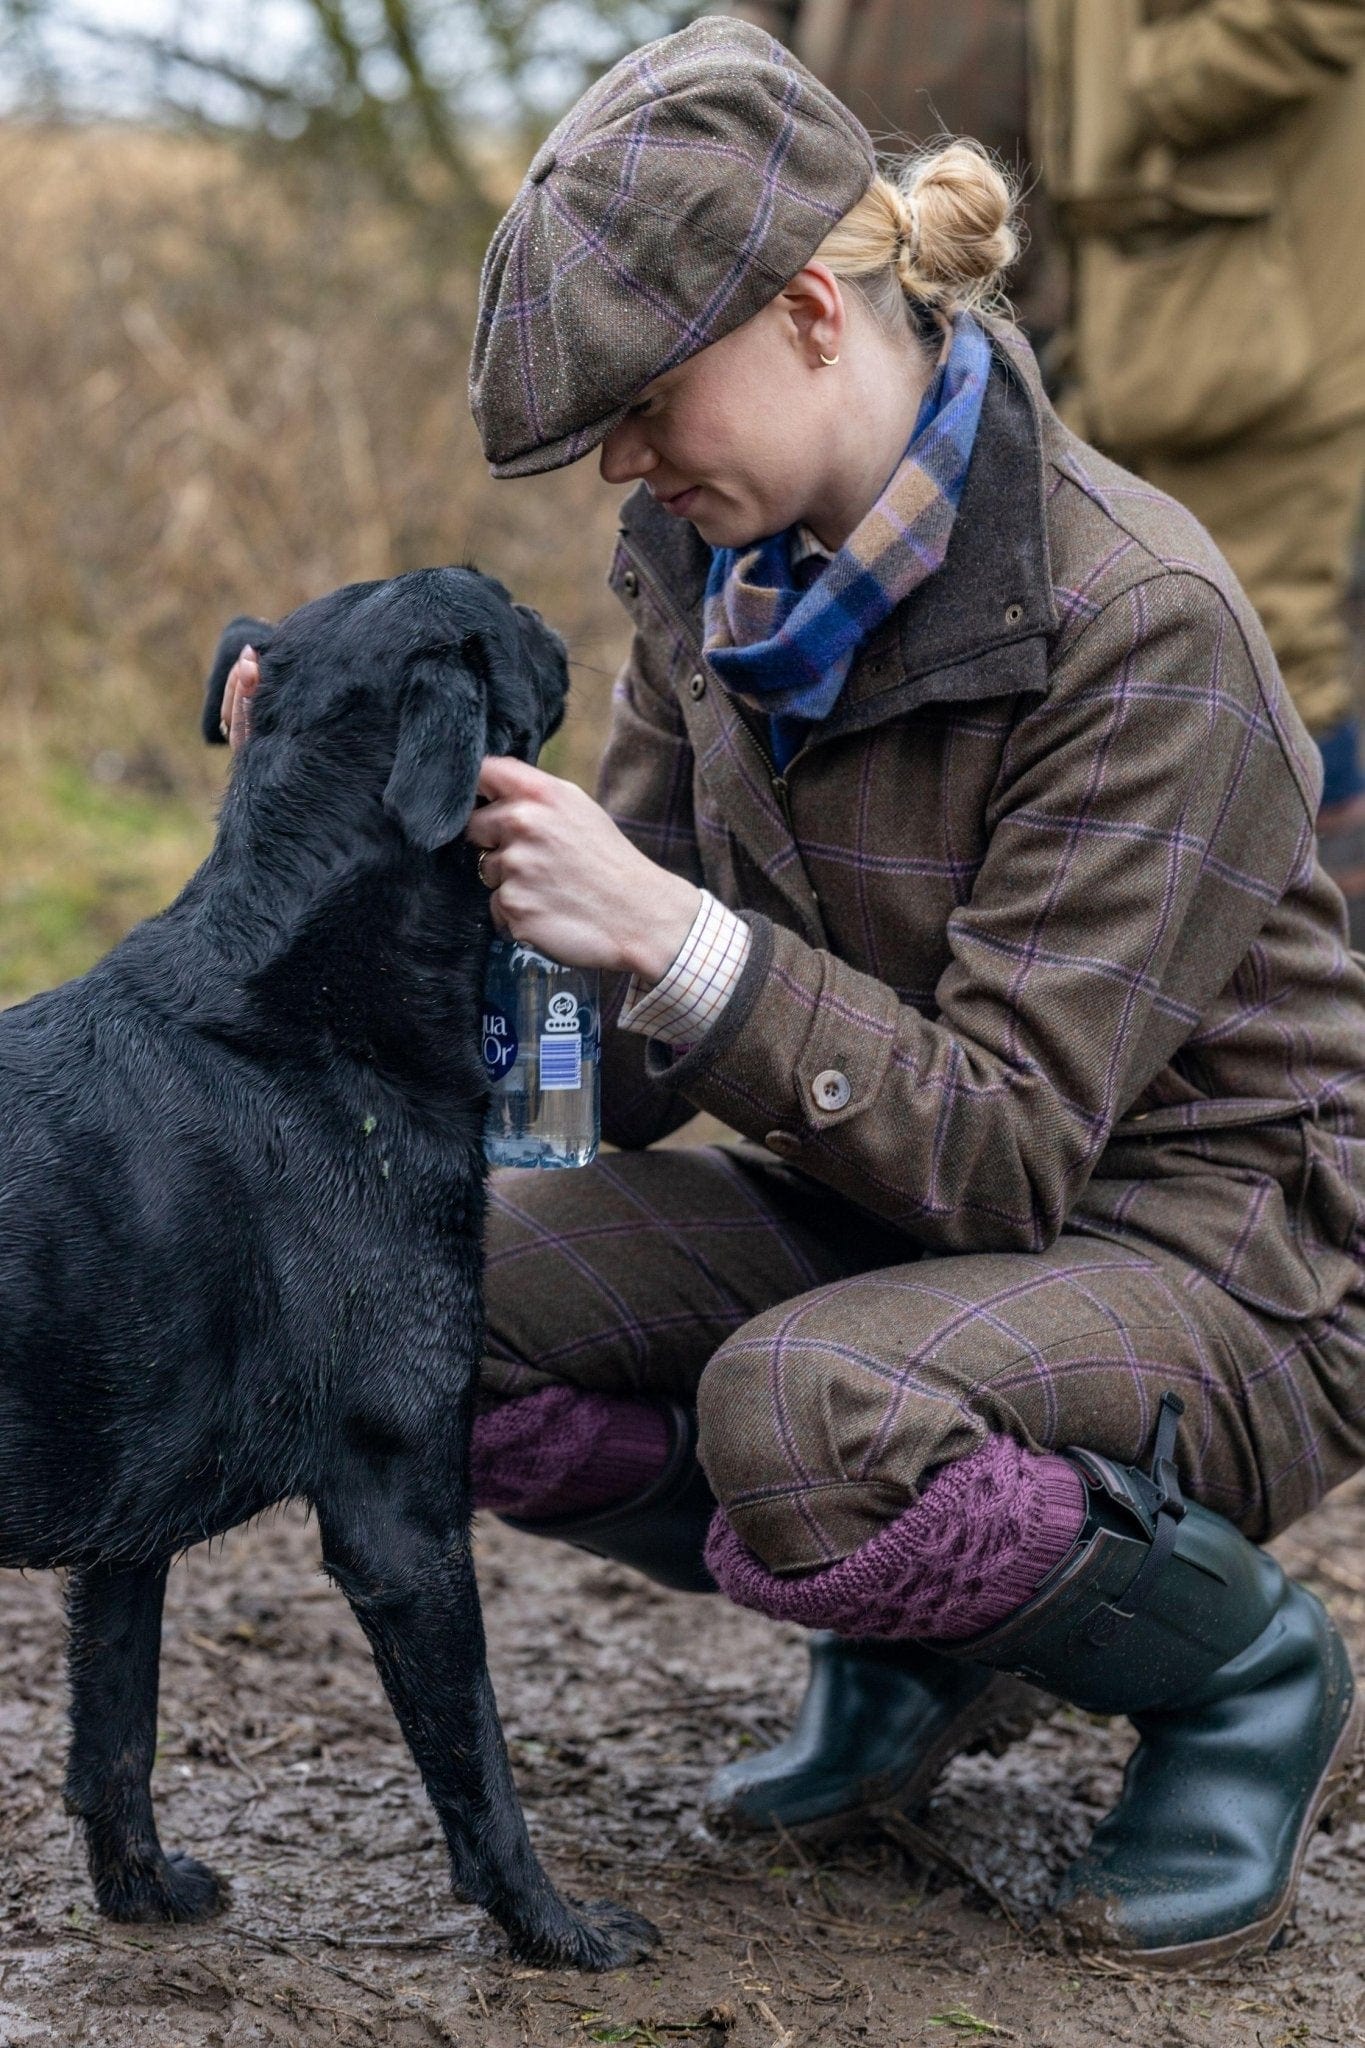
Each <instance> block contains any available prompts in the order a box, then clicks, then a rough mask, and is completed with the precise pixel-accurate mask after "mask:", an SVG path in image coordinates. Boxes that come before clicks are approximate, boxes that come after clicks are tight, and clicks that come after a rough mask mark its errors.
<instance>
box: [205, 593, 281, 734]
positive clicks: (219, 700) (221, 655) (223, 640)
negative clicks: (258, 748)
mask: <svg viewBox="0 0 1365 2048" xmlns="http://www.w3.org/2000/svg"><path fill="white" fill-rule="evenodd" d="M274 630H275V629H274V627H273V626H272V625H270V623H269V622H268V620H266V619H249V618H247V617H246V616H245V614H243V616H242V617H241V618H239V619H234V620H233V621H232V624H231V625H230V626H226V627H224V629H223V633H222V635H221V637H220V639H219V642H218V648H217V651H216V653H215V654H214V657H213V666H212V668H211V669H210V670H209V679H208V681H207V683H205V685H204V719H203V734H204V738H205V739H206V740H207V741H208V743H209V745H210V746H211V747H222V746H226V745H227V734H226V733H225V732H224V731H223V692H224V690H225V689H226V688H227V679H228V675H229V673H230V671H231V668H232V664H233V662H234V661H236V659H237V656H238V655H239V654H240V653H241V651H242V649H243V648H244V647H254V648H255V650H256V652H257V653H258V654H264V653H265V650H266V648H267V647H268V646H269V645H270V637H271V634H272V633H273V632H274Z"/></svg>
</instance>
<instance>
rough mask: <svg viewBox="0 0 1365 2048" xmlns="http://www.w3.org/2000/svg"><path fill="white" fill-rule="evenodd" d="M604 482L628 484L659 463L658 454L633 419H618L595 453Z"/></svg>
mask: <svg viewBox="0 0 1365 2048" xmlns="http://www.w3.org/2000/svg"><path fill="white" fill-rule="evenodd" d="M597 466H598V469H599V471H600V473H601V476H602V480H603V482H604V483H609V484H631V483H635V482H636V481H637V480H638V479H639V478H640V477H644V476H648V475H649V473H650V471H651V470H652V469H657V468H658V466H659V458H658V456H657V455H656V454H655V453H654V450H653V449H652V448H651V447H650V445H649V443H648V441H647V440H646V439H645V437H644V435H643V434H642V433H641V432H640V429H639V427H638V426H637V425H636V424H635V422H634V421H633V420H630V419H624V420H618V421H617V423H616V425H615V426H614V427H613V428H612V430H611V432H610V433H609V434H608V435H607V438H606V440H605V441H604V442H603V443H602V452H601V455H600V456H599V457H598V463H597Z"/></svg>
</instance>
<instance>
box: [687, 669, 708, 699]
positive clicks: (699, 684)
mask: <svg viewBox="0 0 1365 2048" xmlns="http://www.w3.org/2000/svg"><path fill="white" fill-rule="evenodd" d="M687 694H688V696H689V697H704V696H705V695H706V677H705V676H704V675H703V674H702V672H701V670H700V669H698V670H697V673H696V674H695V675H694V676H690V677H689V678H688V683H687Z"/></svg>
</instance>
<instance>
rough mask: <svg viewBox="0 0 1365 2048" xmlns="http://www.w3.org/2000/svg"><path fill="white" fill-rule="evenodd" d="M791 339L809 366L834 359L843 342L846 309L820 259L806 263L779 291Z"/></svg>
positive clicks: (815, 365)
mask: <svg viewBox="0 0 1365 2048" xmlns="http://www.w3.org/2000/svg"><path fill="white" fill-rule="evenodd" d="M778 302H779V304H780V305H781V307H782V310H783V312H784V313H785V315H786V317H787V319H788V321H789V322H790V325H791V333H792V337H793V340H794V341H795V342H796V344H797V346H798V347H799V348H800V349H801V350H802V352H803V354H804V355H805V356H806V358H807V360H808V361H809V363H810V365H811V368H812V369H819V368H820V367H822V363H821V359H822V358H823V359H824V362H825V363H833V362H834V361H836V360H837V358H838V356H839V353H840V350H841V349H842V348H843V345H844V332H845V329H846V326H847V319H848V316H847V312H846V309H845V306H844V295H843V292H842V291H841V290H840V287H839V280H838V278H837V277H836V276H835V275H834V272H833V271H832V270H831V269H830V268H829V266H828V265H827V264H824V263H814V262H812V263H807V264H806V265H805V266H804V267H803V268H802V269H800V270H798V271H797V273H796V275H795V277H794V278H792V280H791V281H790V283H789V284H788V286H787V288H786V290H785V291H784V292H782V293H781V294H780V295H779V301H778Z"/></svg>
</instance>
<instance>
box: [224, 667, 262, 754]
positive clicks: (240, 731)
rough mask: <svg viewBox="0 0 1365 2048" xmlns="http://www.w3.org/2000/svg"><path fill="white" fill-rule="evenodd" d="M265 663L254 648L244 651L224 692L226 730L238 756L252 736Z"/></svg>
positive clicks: (230, 672) (230, 671)
mask: <svg viewBox="0 0 1365 2048" xmlns="http://www.w3.org/2000/svg"><path fill="white" fill-rule="evenodd" d="M260 681H261V663H260V657H259V656H258V655H257V653H256V650H255V648H254V647H244V648H243V649H242V651H241V653H240V654H239V655H238V657H237V659H236V661H234V662H233V664H232V667H231V668H230V669H229V670H228V679H227V683H226V685H225V687H224V690H223V713H222V728H223V732H224V733H225V735H226V737H227V742H228V745H229V746H230V747H231V748H232V751H233V752H234V753H236V752H237V750H238V749H239V748H240V747H243V746H245V744H246V741H247V739H248V737H249V735H250V732H251V700H252V698H253V697H254V696H255V694H256V691H257V690H258V688H259V687H260Z"/></svg>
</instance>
